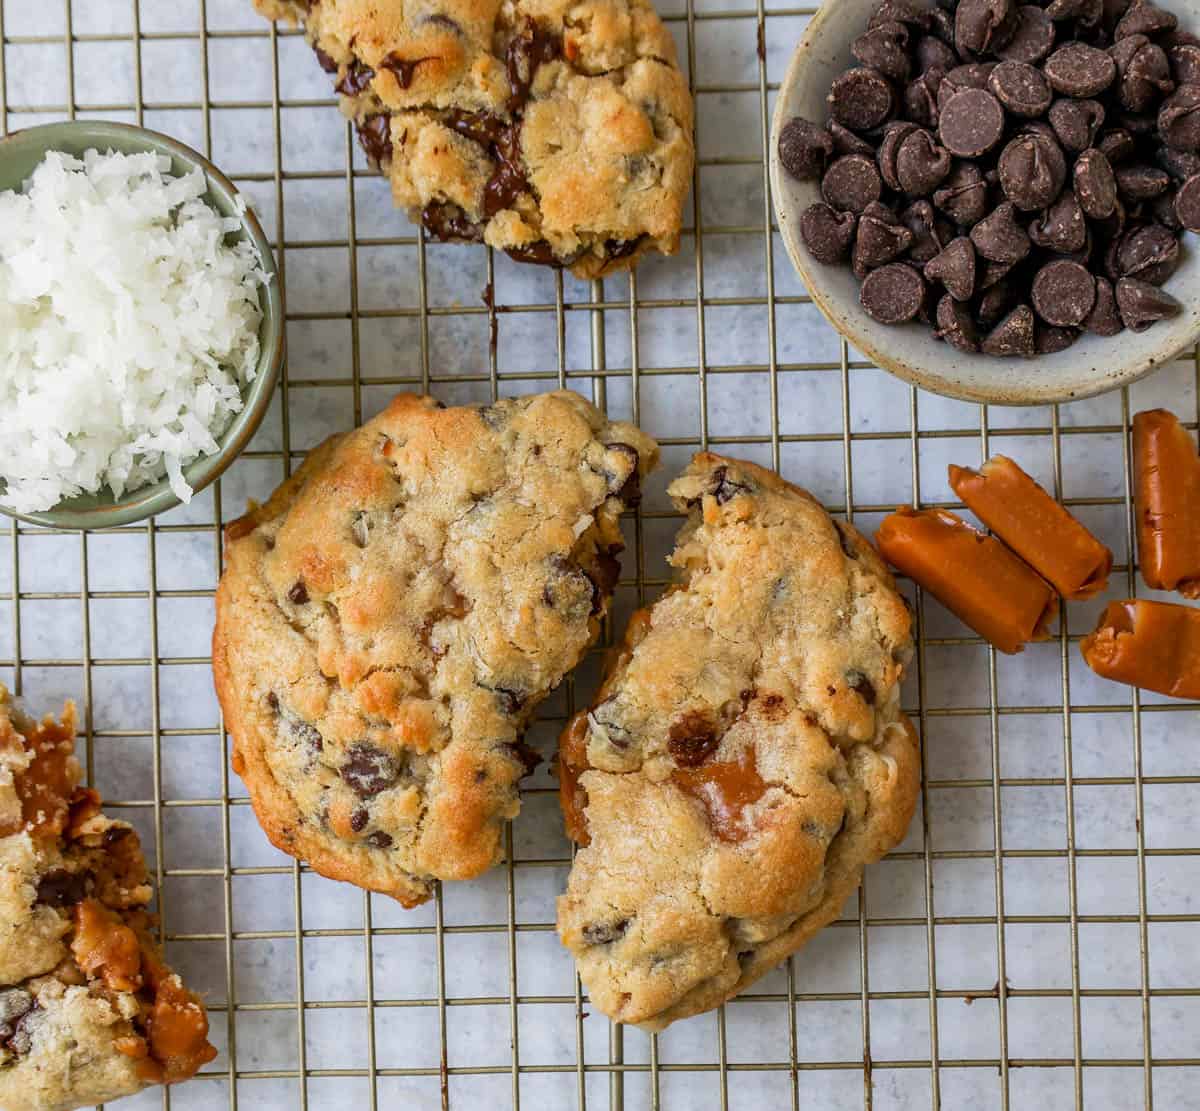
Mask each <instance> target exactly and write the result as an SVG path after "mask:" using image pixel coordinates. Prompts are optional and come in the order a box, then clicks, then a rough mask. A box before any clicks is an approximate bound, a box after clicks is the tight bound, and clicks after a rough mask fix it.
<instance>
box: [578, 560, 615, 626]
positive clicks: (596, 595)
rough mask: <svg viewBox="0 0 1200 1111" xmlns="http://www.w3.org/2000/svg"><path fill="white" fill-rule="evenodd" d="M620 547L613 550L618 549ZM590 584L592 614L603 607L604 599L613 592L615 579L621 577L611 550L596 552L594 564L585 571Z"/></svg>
mask: <svg viewBox="0 0 1200 1111" xmlns="http://www.w3.org/2000/svg"><path fill="white" fill-rule="evenodd" d="M620 550H621V549H620V548H617V549H615V551H618V552H619V551H620ZM584 574H586V575H587V577H588V579H589V580H590V581H591V584H592V616H593V617H594V616H595V615H596V614H598V613H599V612H600V611H601V610H602V609H603V608H604V599H605V598H606V597H607V596H608V595H610V594H611V593H612V592H613V588H614V587H615V586H616V585H617V580H618V579H619V578H620V577H621V564H620V563H619V562H618V560H617V558H616V556H615V555H614V554H613V553H612V552H597V553H596V565H595V567H593V568H592V570H591V571H590V572H588V571H585V572H584Z"/></svg>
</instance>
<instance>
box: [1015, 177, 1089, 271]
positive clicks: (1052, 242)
mask: <svg viewBox="0 0 1200 1111" xmlns="http://www.w3.org/2000/svg"><path fill="white" fill-rule="evenodd" d="M1028 230H1029V238H1030V239H1032V240H1033V242H1034V244H1035V245H1036V246H1038V247H1041V248H1042V249H1043V250H1046V251H1053V252H1054V253H1055V254H1060V255H1070V254H1074V253H1075V252H1076V251H1082V250H1083V249H1084V248H1085V247H1086V246H1087V241H1088V227H1087V221H1086V220H1085V219H1084V217H1083V209H1082V207H1080V204H1079V199H1078V198H1077V197H1076V196H1075V193H1074V192H1073V191H1072V190H1070V189H1064V190H1063V191H1062V193H1060V194H1059V197H1058V200H1056V201H1055V202H1054V203H1053V204H1052V205H1051V206H1050V207H1049V208H1048V209H1046V210H1045V211H1044V212H1043V213H1042V215H1041V217H1040V218H1039V219H1036V220H1034V221H1033V223H1031V224H1030V225H1029V229H1028Z"/></svg>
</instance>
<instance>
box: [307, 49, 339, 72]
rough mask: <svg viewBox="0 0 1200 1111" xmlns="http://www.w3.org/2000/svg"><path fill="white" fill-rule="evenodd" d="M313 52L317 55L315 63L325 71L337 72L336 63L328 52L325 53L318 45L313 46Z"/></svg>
mask: <svg viewBox="0 0 1200 1111" xmlns="http://www.w3.org/2000/svg"><path fill="white" fill-rule="evenodd" d="M313 53H314V54H315V55H316V56H317V64H318V65H319V66H320V67H321V68H322V69H323V70H324V71H325V72H326V73H337V71H338V64H337V62H335V61H334V60H333V59H332V58H331V57H330V56H329V55H328V54H326V53H325V51H324V50H322V49H321V48H320V47H319V46H316V45H314V46H313Z"/></svg>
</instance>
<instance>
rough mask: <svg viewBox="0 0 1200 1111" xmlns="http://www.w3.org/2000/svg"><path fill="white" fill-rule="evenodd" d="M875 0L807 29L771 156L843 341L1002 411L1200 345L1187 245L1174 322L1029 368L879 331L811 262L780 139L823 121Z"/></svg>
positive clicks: (791, 237) (1138, 372) (790, 247)
mask: <svg viewBox="0 0 1200 1111" xmlns="http://www.w3.org/2000/svg"><path fill="white" fill-rule="evenodd" d="M1162 6H1164V7H1166V8H1167V9H1169V10H1170V11H1172V12H1174V13H1175V14H1176V15H1177V16H1178V17H1179V26H1180V27H1181V28H1182V29H1184V30H1187V31H1191V32H1192V33H1193V34H1200V0H1163V3H1162ZM877 7H878V0H825V3H824V4H823V5H822V6H821V8H820V10H819V11H818V12H817V14H816V15H815V16H813V18H812V19H811V20H810V22H809V24H808V27H807V28H806V30H805V32H804V35H803V37H802V38H801V40H800V44H799V46H797V48H796V52H795V54H794V55H793V57H792V61H791V65H790V66H789V67H788V71H787V75H786V76H785V77H784V79H783V84H782V85H781V86H780V89H779V97H778V100H777V101H776V104H775V116H774V120H773V122H772V126H771V146H770V152H769V158H770V174H771V190H772V193H773V195H774V203H775V215H776V218H777V219H778V221H779V229H780V232H781V234H782V236H783V242H784V244H785V246H786V248H787V252H788V256H789V257H790V258H791V260H792V265H794V266H795V268H796V270H797V272H798V273H799V275H800V278H801V280H802V281H803V282H804V284H805V286H807V288H808V291H809V294H810V295H811V296H812V299H813V301H814V303H815V304H816V305H817V306H818V307H819V308H820V309H821V311H822V312H823V313H824V314H825V316H826V317H828V318H829V321H830V323H832V324H833V326H834V327H835V328H837V330H838V331H839V332H841V333H842V335H844V336H845V337H846V339H847V340H848V341H849V342H850V343H851V344H853V346H854V347H856V348H858V350H859V351H861V352H863V354H865V355H866V356H868V357H869V358H870V359H871V360H872V361H874V362H875V363H876V364H877V365H878V366H881V367H883V368H884V369H885V370H888V371H890V372H891V373H892V374H895V375H897V376H899V377H900V378H903V379H905V380H906V381H908V382H913V383H915V384H916V385H918V386H921V387H922V388H924V389H927V390H931V391H933V392H934V393H939V394H944V395H946V396H947V397H955V398H961V399H963V400H967V401H983V402H991V403H994V404H1000V405H1045V404H1049V403H1051V402H1059V401H1075V400H1078V399H1079V398H1083V397H1089V396H1091V395H1093V394H1098V393H1104V392H1105V391H1107V390H1112V389H1116V388H1117V387H1118V386H1125V385H1128V384H1129V383H1130V382H1134V381H1136V380H1137V379H1139V378H1141V377H1143V376H1144V375H1146V374H1149V373H1150V372H1151V371H1152V370H1154V369H1155V368H1156V367H1159V366H1162V365H1163V364H1164V363H1168V362H1170V361H1171V360H1173V359H1174V358H1176V357H1177V356H1178V355H1179V354H1180V352H1182V351H1184V350H1186V349H1187V348H1188V347H1190V346H1192V345H1193V344H1195V342H1196V339H1197V336H1200V245H1198V243H1197V240H1196V238H1195V237H1194V236H1191V235H1185V236H1184V240H1183V248H1184V250H1183V256H1184V257H1183V262H1182V264H1181V265H1180V267H1179V270H1178V271H1177V272H1176V274H1175V275H1174V277H1172V278H1171V280H1170V281H1169V282H1168V283H1167V284H1166V286H1165V287H1164V288H1165V289H1166V290H1167V291H1168V292H1170V293H1172V294H1174V296H1175V297H1177V298H1179V300H1180V301H1182V302H1183V305H1184V308H1183V311H1182V312H1181V313H1180V314H1179V316H1177V317H1176V318H1175V319H1174V320H1168V321H1160V322H1159V323H1157V324H1155V325H1154V326H1153V327H1152V328H1149V329H1147V330H1146V331H1145V332H1142V333H1140V334H1135V333H1134V332H1131V331H1128V330H1126V331H1124V332H1122V333H1120V335H1117V336H1114V337H1112V338H1102V337H1100V336H1094V335H1090V334H1085V335H1084V336H1083V337H1081V338H1080V339H1079V341H1078V342H1076V343H1075V344H1074V346H1072V347H1070V348H1068V349H1067V350H1066V351H1060V352H1058V353H1056V354H1053V355H1039V356H1038V357H1037V358H1035V359H997V358H992V357H990V356H988V355H980V354H970V353H967V352H962V351H958V350H956V349H955V348H953V347H951V346H950V345H949V344H945V343H941V342H939V341H938V340H936V339H934V337H933V334H932V332H931V331H930V329H929V328H928V327H927V326H926V325H923V324H919V323H914V324H907V325H903V326H900V327H889V326H887V325H883V324H879V323H876V322H875V321H874V320H872V319H871V318H870V317H869V316H867V314H866V313H865V312H864V311H863V309H862V306H861V304H860V302H859V284H858V282H857V281H856V280H855V278H854V276H853V274H851V272H850V269H849V267H848V266H825V265H823V264H821V263H819V262H817V261H816V260H815V259H814V258H813V257H812V256H811V255H810V254H809V253H808V249H807V248H806V247H805V246H804V242H803V240H802V239H801V238H800V216H801V214H802V213H803V212H804V210H805V209H806V208H807V207H808V206H809V205H811V204H813V203H815V202H816V201H819V200H820V199H821V197H820V183H819V182H812V181H804V182H800V181H796V180H794V179H793V178H792V177H791V176H790V175H789V174H788V173H787V172H786V171H785V170H784V169H783V167H782V165H780V162H779V155H778V147H779V132H780V130H781V129H782V128H783V125H784V124H785V123H787V121H788V120H789V119H791V118H792V117H793V116H804V117H806V118H807V119H810V120H813V121H814V122H818V123H820V122H823V121H824V120H825V119H827V115H828V113H827V111H826V105H825V97H826V94H827V93H828V92H829V87H830V85H831V84H832V82H833V79H834V78H835V77H837V76H838V74H840V73H841V72H842V71H843V70H845V69H847V68H849V67H850V66H851V65H855V64H857V63H855V62H854V59H853V57H852V55H851V53H850V44H851V43H852V42H853V41H854V39H855V38H857V37H858V36H859V35H860V34H862V32H863V31H864V30H865V29H866V26H867V21H868V20H869V19H870V17H871V15H872V14H873V12H874V11H875V9H876V8H877Z"/></svg>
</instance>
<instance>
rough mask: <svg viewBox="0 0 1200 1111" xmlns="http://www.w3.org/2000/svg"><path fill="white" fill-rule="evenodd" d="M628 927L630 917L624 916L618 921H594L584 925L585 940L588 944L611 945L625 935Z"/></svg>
mask: <svg viewBox="0 0 1200 1111" xmlns="http://www.w3.org/2000/svg"><path fill="white" fill-rule="evenodd" d="M628 929H629V919H628V918H622V919H620V920H619V921H617V922H594V923H592V924H591V925H589V926H584V927H583V940H584V941H585V942H587V944H588V945H609V944H611V943H612V942H614V941H616V940H617V939H618V938H620V937H623V936H624V934H625V931H626V930H628Z"/></svg>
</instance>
